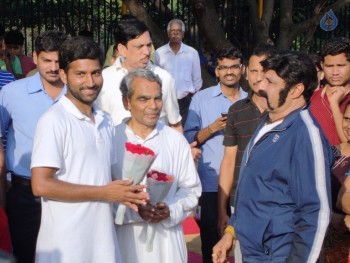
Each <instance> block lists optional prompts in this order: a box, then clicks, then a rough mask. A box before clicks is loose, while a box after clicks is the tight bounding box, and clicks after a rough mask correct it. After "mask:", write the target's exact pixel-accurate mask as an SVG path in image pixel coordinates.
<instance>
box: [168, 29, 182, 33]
mask: <svg viewBox="0 0 350 263" xmlns="http://www.w3.org/2000/svg"><path fill="white" fill-rule="evenodd" d="M170 33H171V34H175V33H177V34H180V33H182V30H181V29H171V30H170Z"/></svg>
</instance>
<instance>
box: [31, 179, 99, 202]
mask: <svg viewBox="0 0 350 263" xmlns="http://www.w3.org/2000/svg"><path fill="white" fill-rule="evenodd" d="M32 189H33V193H34V195H36V196H42V197H46V198H49V199H53V200H59V201H71V202H83V201H106V198H105V197H104V196H103V194H102V193H103V189H102V186H90V185H77V184H72V183H68V182H64V181H61V180H57V179H54V178H52V179H51V178H50V179H46V180H45V181H44V182H43V181H41V182H37V180H36V179H35V177H33V178H32Z"/></svg>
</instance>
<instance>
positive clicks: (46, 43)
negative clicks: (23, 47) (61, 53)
mask: <svg viewBox="0 0 350 263" xmlns="http://www.w3.org/2000/svg"><path fill="white" fill-rule="evenodd" d="M66 39H67V35H66V34H65V33H64V32H61V31H53V30H49V31H45V32H44V33H42V34H41V35H40V36H38V37H37V38H36V39H35V43H34V50H35V53H36V55H39V54H40V52H42V51H43V52H52V51H58V49H59V48H60V46H61V45H62V43H63V42H64V41H65V40H66Z"/></svg>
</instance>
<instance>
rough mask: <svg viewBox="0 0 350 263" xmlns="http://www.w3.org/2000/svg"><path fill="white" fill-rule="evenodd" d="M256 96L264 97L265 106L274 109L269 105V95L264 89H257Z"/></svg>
mask: <svg viewBox="0 0 350 263" xmlns="http://www.w3.org/2000/svg"><path fill="white" fill-rule="evenodd" d="M258 96H260V97H263V98H265V99H266V102H267V107H268V108H269V109H270V110H274V109H275V108H274V107H272V106H271V104H270V101H269V96H268V95H267V93H266V91H265V90H259V91H258Z"/></svg>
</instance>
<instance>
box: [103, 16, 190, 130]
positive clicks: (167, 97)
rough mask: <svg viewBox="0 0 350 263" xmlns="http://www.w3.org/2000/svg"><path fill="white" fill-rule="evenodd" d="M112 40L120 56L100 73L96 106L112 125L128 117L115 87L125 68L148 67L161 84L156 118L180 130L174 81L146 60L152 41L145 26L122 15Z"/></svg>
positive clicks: (119, 81)
mask: <svg viewBox="0 0 350 263" xmlns="http://www.w3.org/2000/svg"><path fill="white" fill-rule="evenodd" d="M115 39H116V40H117V42H116V43H115V44H116V45H117V47H118V52H119V55H120V56H119V57H118V58H117V59H116V60H115V62H114V64H113V65H112V66H110V67H108V68H106V69H104V70H103V72H102V75H103V79H104V83H103V87H102V90H101V93H100V95H99V97H98V103H99V105H100V107H101V108H102V109H103V110H105V111H107V112H108V113H109V114H110V115H111V117H112V119H113V122H114V124H115V125H118V124H120V123H121V122H122V120H123V119H124V118H126V117H130V112H129V111H128V110H125V109H124V106H123V102H122V95H121V93H120V90H119V86H120V83H121V81H122V79H123V77H124V76H126V75H127V73H128V71H130V70H133V69H137V68H148V69H150V70H151V71H152V72H154V73H155V74H157V75H158V76H159V77H160V78H161V80H162V83H163V85H162V94H163V108H162V111H161V115H160V118H159V121H161V122H162V123H164V124H166V125H169V126H170V127H173V128H174V129H176V130H178V131H179V132H182V131H183V128H182V125H181V116H180V113H179V105H178V103H177V100H176V93H175V92H176V91H175V81H174V79H173V78H172V77H171V75H170V74H169V73H168V72H167V71H166V70H163V69H161V68H160V67H157V66H154V65H153V64H152V62H150V54H151V49H152V40H151V36H150V33H149V31H148V28H147V27H146V25H145V24H144V23H143V22H141V21H139V20H137V19H136V18H135V17H132V16H127V17H124V18H123V19H121V20H120V21H119V23H118V25H117V28H116V30H115Z"/></svg>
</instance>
